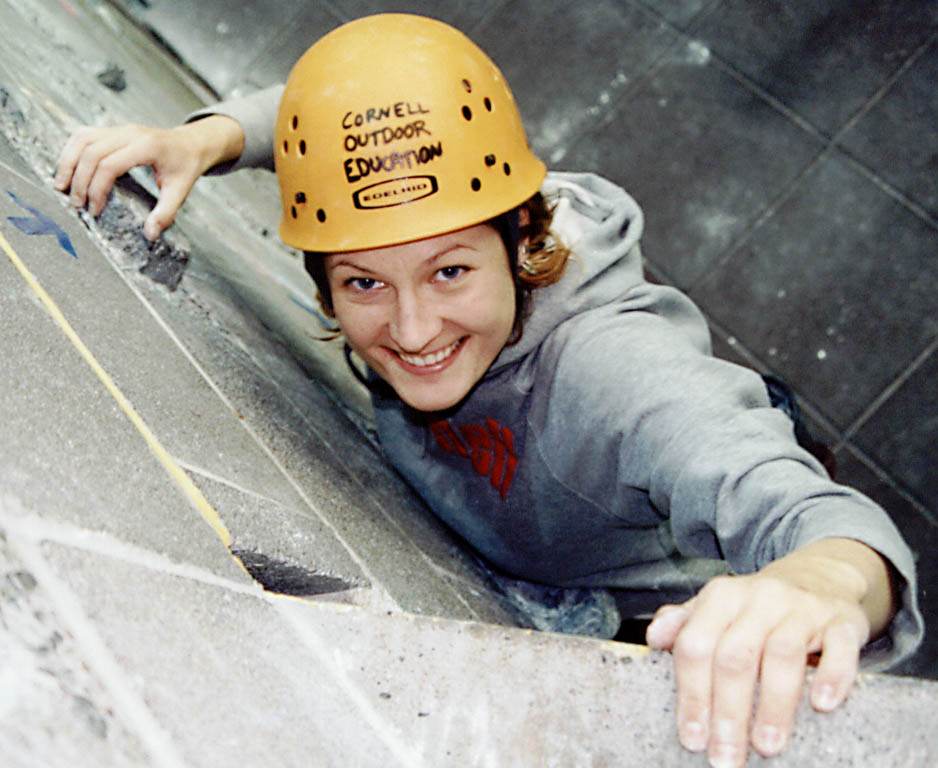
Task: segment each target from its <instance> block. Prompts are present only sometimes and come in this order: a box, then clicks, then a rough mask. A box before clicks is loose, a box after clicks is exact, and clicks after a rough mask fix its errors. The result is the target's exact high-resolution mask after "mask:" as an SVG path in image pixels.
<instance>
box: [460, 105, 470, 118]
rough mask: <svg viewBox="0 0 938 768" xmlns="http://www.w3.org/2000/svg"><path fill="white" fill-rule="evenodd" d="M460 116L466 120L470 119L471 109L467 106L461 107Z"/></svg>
mask: <svg viewBox="0 0 938 768" xmlns="http://www.w3.org/2000/svg"><path fill="white" fill-rule="evenodd" d="M462 116H463V117H464V118H466V120H472V110H471V109H469V107H463V108H462Z"/></svg>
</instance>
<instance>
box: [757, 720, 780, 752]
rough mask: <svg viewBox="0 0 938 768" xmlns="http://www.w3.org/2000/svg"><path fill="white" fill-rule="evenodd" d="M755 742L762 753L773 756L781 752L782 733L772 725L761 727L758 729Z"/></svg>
mask: <svg viewBox="0 0 938 768" xmlns="http://www.w3.org/2000/svg"><path fill="white" fill-rule="evenodd" d="M756 741H757V743H758V745H759V748H760V749H761V750H762V751H763V752H768V753H770V754H773V755H774V754H777V753H779V752H781V751H782V746H783V745H782V732H781V731H780V730H779V729H778V728H776V727H775V726H774V725H763V726H762V727H761V728H759V730H758V731H757V732H756Z"/></svg>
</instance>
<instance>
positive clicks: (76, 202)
mask: <svg viewBox="0 0 938 768" xmlns="http://www.w3.org/2000/svg"><path fill="white" fill-rule="evenodd" d="M68 200H69V202H70V203H71V204H72V205H74V206H75V207H76V208H80V207H81V198H80V197H79V196H78V195H72V196H71V197H70V198H69V199H68Z"/></svg>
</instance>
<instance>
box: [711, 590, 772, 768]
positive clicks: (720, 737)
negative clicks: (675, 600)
mask: <svg viewBox="0 0 938 768" xmlns="http://www.w3.org/2000/svg"><path fill="white" fill-rule="evenodd" d="M766 593H767V590H765V589H762V590H760V592H759V593H757V595H758V596H760V599H757V600H754V601H751V602H750V603H749V604H747V606H746V607H745V608H744V610H743V611H742V612H741V613H740V614H739V617H738V618H737V620H736V621H735V622H733V624H731V625H730V626H729V627H727V628H726V630H725V631H724V632H723V634H722V636H721V637H720V638H719V641H718V642H717V646H716V649H715V652H714V657H713V681H712V683H711V685H712V689H713V693H712V698H713V703H712V709H713V714H712V715H711V723H710V731H711V733H710V745H709V757H710V764H711V765H713V766H719V767H720V768H730V767H732V768H737V766H742V765H743V764H744V763H745V762H746V754H747V752H748V751H749V719H750V717H751V715H752V704H753V699H754V697H755V689H756V680H757V679H758V675H759V669H760V665H761V661H762V651H763V648H764V647H765V645H766V642H767V637H768V636H769V635H770V634H771V632H772V631H773V629H774V628H775V627H776V626H777V624H778V622H779V621H780V619H781V616H780V615H779V608H778V602H777V601H773V600H771V599H768V600H765V599H762V597H763V596H768V597H771V591H770V590H769V591H768V594H766Z"/></svg>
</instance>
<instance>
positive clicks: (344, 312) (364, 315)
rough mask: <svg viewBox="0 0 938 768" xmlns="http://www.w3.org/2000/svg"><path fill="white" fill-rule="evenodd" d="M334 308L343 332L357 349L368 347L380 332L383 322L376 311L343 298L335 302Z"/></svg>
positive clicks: (350, 343)
mask: <svg viewBox="0 0 938 768" xmlns="http://www.w3.org/2000/svg"><path fill="white" fill-rule="evenodd" d="M333 309H334V311H335V319H336V322H337V323H338V324H339V327H340V328H341V329H342V334H343V335H344V336H345V338H346V340H347V341H348V343H349V345H350V346H351V347H352V348H353V349H355V350H356V351H357V350H360V349H363V348H364V347H367V346H368V345H369V343H371V342H372V341H373V340H374V339H375V338H377V336H378V334H379V333H380V328H381V324H380V321H379V320H378V318H377V317H376V316H375V314H376V313H374V312H370V311H368V310H367V309H365V308H363V307H361V306H358V305H355V304H348V303H343V302H342V301H341V300H340V301H336V302H334V303H333Z"/></svg>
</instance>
